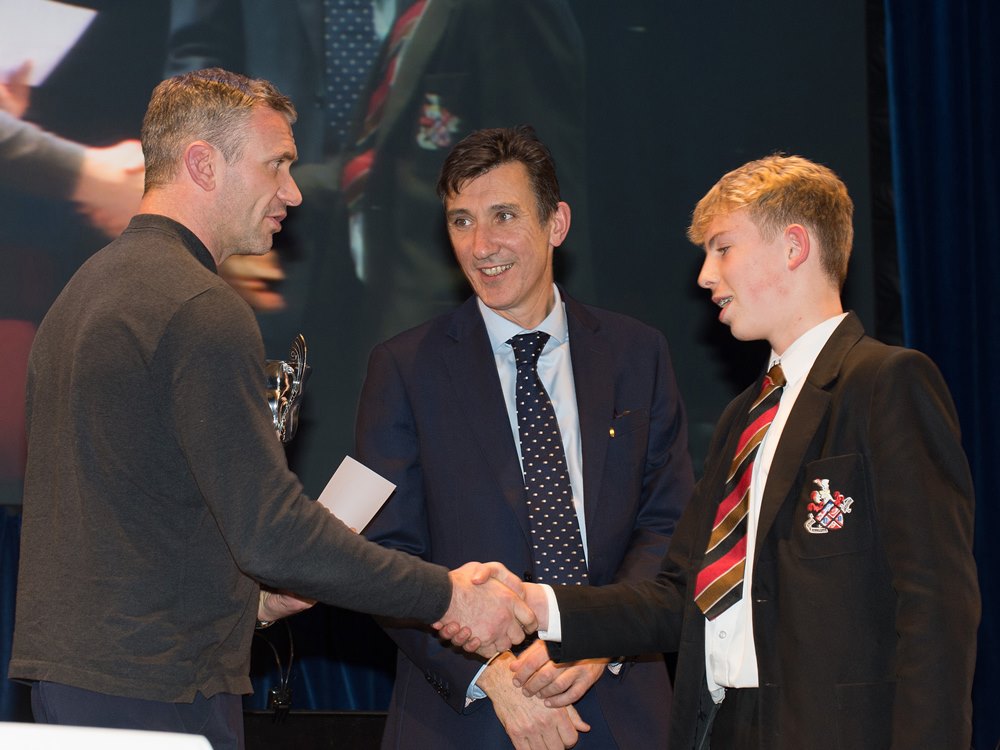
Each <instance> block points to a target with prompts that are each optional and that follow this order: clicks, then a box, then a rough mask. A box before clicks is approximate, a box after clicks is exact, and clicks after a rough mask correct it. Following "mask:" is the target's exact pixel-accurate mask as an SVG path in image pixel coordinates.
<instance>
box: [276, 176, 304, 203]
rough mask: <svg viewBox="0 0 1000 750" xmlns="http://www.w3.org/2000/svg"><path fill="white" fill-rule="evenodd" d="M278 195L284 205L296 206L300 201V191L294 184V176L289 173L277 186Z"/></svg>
mask: <svg viewBox="0 0 1000 750" xmlns="http://www.w3.org/2000/svg"><path fill="white" fill-rule="evenodd" d="M278 197H279V198H280V199H281V200H282V201H283V202H284V204H285V205H286V206H297V205H299V204H300V203H302V192H301V191H300V190H299V186H298V185H296V184H295V178H294V177H292V175H291V174H289V175H288V176H287V177H286V178H285V179H284V180H283V181H282V183H281V186H280V187H279V188H278Z"/></svg>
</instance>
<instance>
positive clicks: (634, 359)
mask: <svg viewBox="0 0 1000 750" xmlns="http://www.w3.org/2000/svg"><path fill="white" fill-rule="evenodd" d="M563 298H564V300H565V302H566V311H567V319H568V326H569V341H570V351H571V357H572V363H573V375H574V378H575V382H576V398H577V405H578V407H579V415H580V431H581V439H582V445H583V484H584V503H585V513H586V521H587V546H588V551H589V568H590V579H591V582H592V583H594V584H604V583H611V582H613V581H619V580H631V581H636V580H641V579H645V578H651V577H653V576H655V575H656V572H657V571H658V570H659V565H660V560H661V558H662V555H663V553H664V552H665V550H666V548H667V545H668V542H669V539H670V536H671V534H672V533H673V529H674V524H675V521H676V520H677V518H678V517H679V515H680V513H681V510H682V508H683V506H684V504H685V503H686V502H687V500H688V498H689V496H690V493H691V490H692V472H691V463H690V458H689V456H688V452H687V435H686V423H685V417H684V411H683V407H682V404H681V400H680V397H679V394H678V392H677V388H676V385H675V382H674V376H673V371H672V369H671V365H670V359H669V355H668V352H667V346H666V341H665V340H664V338H663V336H662V335H661V334H660V333H659V332H658V331H655V330H654V329H652V328H650V327H648V326H645V325H643V324H641V323H639V322H637V321H635V320H632V319H630V318H627V317H625V316H623V315H618V314H615V313H610V312H606V311H603V310H598V309H595V308H592V307H588V306H585V305H582V304H580V303H578V302H576V301H574V300H573V299H571V298H568V297H566V295H565V294H563ZM612 431H613V434H612ZM357 447H358V458H359V459H360V460H361V461H362V462H364V463H365V464H367V465H369V466H371V467H372V468H373V469H375V470H376V471H378V472H379V473H380V474H382V475H384V476H386V477H387V478H389V479H390V480H391V481H393V482H395V483H396V485H397V489H396V492H395V495H394V496H393V497H392V498H390V500H389V501H388V503H387V504H386V506H385V507H384V508H383V510H382V512H381V513H380V515H379V516H377V517H376V519H375V521H374V522H373V523H372V525H371V526H370V527H369V529H368V530H367V531H366V534H367V535H368V536H369V538H371V539H374V540H376V541H378V542H380V543H383V544H386V545H390V546H392V547H395V548H398V549H403V550H406V551H408V552H411V553H413V554H415V555H419V556H421V557H423V558H425V559H427V560H433V561H435V562H438V563H441V564H444V565H447V566H449V567H456V566H459V565H461V564H463V563H465V562H468V561H469V560H482V561H486V560H499V561H501V562H503V563H504V564H505V565H507V567H508V568H509V569H510V570H512V571H514V572H516V573H518V574H522V573H530V571H531V566H532V563H531V554H530V549H531V545H530V541H529V540H530V532H529V527H528V519H527V510H526V503H525V497H524V479H523V477H522V473H521V467H520V464H519V461H518V454H517V449H516V446H515V444H514V440H513V437H512V434H511V426H510V421H509V419H508V415H507V408H506V406H505V403H504V399H503V394H502V391H501V387H500V379H499V377H498V375H497V370H496V364H495V361H494V356H493V352H492V349H491V347H490V342H489V337H488V335H487V332H486V327H485V324H484V323H483V319H482V316H481V314H480V312H479V310H478V307H477V305H476V299H475V298H474V297H473V298H471V299H469V300H468V301H467V302H466V303H465V304H463V305H462V306H460V307H459V308H457V309H456V310H454V311H453V312H451V313H447V314H445V315H443V316H441V317H439V318H436V319H434V320H432V321H430V322H428V323H426V324H424V325H422V326H420V327H418V328H415V329H412V330H410V331H407V332H405V333H403V334H400V335H399V336H396V337H395V338H393V339H391V340H389V341H388V342H386V343H384V344H381V345H379V346H378V347H376V348H375V350H374V351H373V353H372V355H371V359H370V362H369V368H368V376H367V379H366V382H365V386H364V390H363V392H362V397H361V407H360V412H359V417H358V427H357ZM388 632H389V633H390V635H391V636H392V638H393V639H394V640H395V641H396V643H397V644H398V646H399V649H400V651H399V658H398V671H397V676H396V684H395V689H394V694H393V700H392V705H391V707H390V712H389V720H388V726H387V731H386V736H385V740H384V743H383V746H384V747H413V748H423V747H455V748H467V747H476V748H490V747H497V748H500V747H507V748H509V747H510V743H509V740H507V738H506V733H505V732H504V730H503V728H502V727H501V725H500V722H499V721H498V719H497V718H496V715H495V714H494V712H493V709H492V707H491V704H490V701H489V700H488V699H484V700H480V701H476V702H474V703H473V704H472V705H471V706H469V707H468V708H466V706H465V699H466V689H467V687H468V685H469V684H470V683H471V682H472V680H473V679H474V677H475V675H476V673H477V671H478V670H479V669H480V667H481V666H482V663H483V660H482V659H480V658H479V657H476V656H470V655H467V654H464V653H461V652H459V651H456V650H455V649H452V648H448V647H446V646H444V645H442V643H441V641H440V640H439V639H438V638H437V637H436V636H435V635H433V634H431V633H430V632H429V631H427V630H426V629H418V628H413V627H392V628H389V631H388ZM617 656H622V655H621V654H619V655H617ZM668 705H669V681H668V675H667V672H666V669H665V666H664V663H663V659H662V658H661V656H660V655H658V654H657V655H653V656H649V655H647V656H643V657H639V658H637V659H634V660H630V661H629V662H628V663H627V664H626V665H625V668H624V669H623V671H622V674H621V676H615V675H613V674H611V673H610V672H607V671H606V672H605V673H604V675H603V676H602V677H601V678H600V679H599V680H598V681H597V683H596V684H595V685H594V687H593V688H592V689H591V690H590V692H589V693H588V694H587V696H585V698H584V699H583V701H582V702H581V703H580V704H578V708H579V710H580V713H581V715H582V716H583V718H584V720H585V721H588V722H599V721H601V719H600V717H601V715H603V717H604V719H605V720H606V721H607V728H608V729H609V730H610V733H611V734H612V735H613V736H614V738H615V740H616V741H617V744H618V746H620V747H625V748H633V747H662V746H664V744H665V742H666V725H667V714H668ZM587 740H588V737H587V736H586V735H581V741H580V745H579V747H586V746H587Z"/></svg>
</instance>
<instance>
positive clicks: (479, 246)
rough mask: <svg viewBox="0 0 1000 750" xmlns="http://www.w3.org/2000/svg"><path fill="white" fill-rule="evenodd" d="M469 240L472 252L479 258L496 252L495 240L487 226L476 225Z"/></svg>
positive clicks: (487, 256)
mask: <svg viewBox="0 0 1000 750" xmlns="http://www.w3.org/2000/svg"><path fill="white" fill-rule="evenodd" d="M469 241H470V242H471V243H472V254H473V255H474V256H475V257H476V258H478V259H479V260H484V259H486V258H489V257H490V256H491V255H493V253H494V252H496V241H495V240H494V238H493V232H491V231H490V229H489V227H483V226H480V225H477V226H476V227H475V228H474V229H473V230H472V236H471V237H470V238H469Z"/></svg>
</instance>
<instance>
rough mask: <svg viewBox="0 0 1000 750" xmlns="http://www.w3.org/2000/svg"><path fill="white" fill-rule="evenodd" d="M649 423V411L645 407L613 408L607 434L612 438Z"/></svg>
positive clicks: (622, 435)
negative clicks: (612, 415) (613, 412)
mask: <svg viewBox="0 0 1000 750" xmlns="http://www.w3.org/2000/svg"><path fill="white" fill-rule="evenodd" d="M648 424H649V412H648V411H647V410H646V409H636V410H634V411H633V410H630V409H622V410H621V411H618V410H615V416H614V417H613V418H612V419H611V425H610V426H609V428H608V434H609V435H610V436H611V437H612V438H620V437H624V436H625V435H628V434H629V433H630V432H635V431H636V430H638V429H640V428H643V427H645V426H646V425H648Z"/></svg>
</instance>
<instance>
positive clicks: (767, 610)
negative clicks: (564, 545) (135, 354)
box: [550, 315, 979, 750]
mask: <svg viewBox="0 0 1000 750" xmlns="http://www.w3.org/2000/svg"><path fill="white" fill-rule="evenodd" d="M758 389H759V383H758V384H755V385H753V386H751V387H750V388H748V389H747V390H746V391H744V393H743V394H742V395H740V396H739V397H737V398H736V399H735V400H734V401H733V402H732V403H731V404H730V405H729V406H728V407H727V409H726V411H725V413H724V414H723V415H722V418H721V419H720V421H719V425H718V427H717V429H716V433H715V436H714V438H713V440H712V445H711V447H710V449H709V454H708V455H709V458H708V461H707V464H706V468H705V474H704V476H703V477H702V479H701V480H700V481H699V483H698V486H697V488H696V489H695V495H694V497H693V499H692V500H691V504H690V505H689V506H688V508H687V510H686V511H685V513H684V516H683V518H682V519H681V522H680V523H679V525H678V528H677V534H676V535H675V536H674V540H673V542H672V544H671V549H670V553H669V555H668V557H667V558H666V559H665V560H664V565H663V571H662V572H661V574H660V576H659V577H658V578H657V580H656V581H654V582H645V583H643V584H639V585H637V586H634V587H633V586H628V587H619V586H612V587H605V588H603V589H593V588H591V590H589V591H587V592H576V591H572V590H569V589H563V588H562V587H559V589H558V591H557V597H558V599H559V609H560V613H561V615H562V630H563V633H562V635H563V642H562V643H561V644H551V645H550V652H553V653H554V655H555V656H556V657H561V658H568V659H580V658H584V657H586V656H598V655H601V654H603V653H612V652H616V651H617V650H619V649H626V650H627V649H656V648H659V649H671V648H675V647H678V659H677V682H676V699H675V701H674V711H673V726H672V728H671V744H670V746H671V747H672V748H674V750H678V749H679V748H690V747H693V746H694V741H695V727H696V724H697V716H698V710H699V704H701V706H702V707H703V706H704V705H705V702H706V701H707V700H708V699H709V698H708V693H707V690H706V687H705V619H704V615H702V614H701V612H700V610H698V608H697V605H695V603H694V599H693V594H692V591H693V586H694V580H695V576H696V574H697V571H698V570H700V568H701V561H702V558H703V556H704V553H705V547H706V543H707V540H708V537H709V535H710V533H711V527H712V522H713V519H714V515H715V510H716V507H717V506H718V502H719V498H720V497H721V492H722V486H723V485H724V483H725V481H726V474H727V473H728V468H729V463H730V461H731V457H732V456H733V454H734V453H735V448H736V443H737V440H738V437H739V432H740V430H741V429H742V424H743V419H744V416H745V414H746V413H747V411H748V409H749V404H750V403H751V401H752V400H753V398H754V397H755V395H756V393H757V391H758ZM818 479H827V480H829V489H830V492H831V493H832V492H834V491H839V492H841V493H842V494H843V495H845V496H849V497H850V498H851V499H852V502H853V504H852V506H851V512H850V513H849V514H845V516H844V522H843V527H842V528H840V529H836V530H832V531H829V532H828V533H811V532H810V531H809V529H808V528H807V525H808V521H809V517H808V515H807V514H808V513H809V508H808V505H809V503H810V502H811V493H812V492H813V491H814V490H816V489H818V486H817V484H816V480H818ZM973 516H974V513H973V489H972V480H971V477H970V474H969V468H968V464H967V461H966V458H965V454H964V453H963V451H962V444H961V439H960V436H959V428H958V421H957V418H956V415H955V408H954V405H953V404H952V401H951V397H950V395H949V393H948V389H947V387H946V385H945V383H944V381H943V380H942V378H941V375H940V373H939V372H938V370H937V368H936V367H935V366H934V365H933V363H932V362H931V361H930V360H929V359H928V358H927V357H925V356H924V355H922V354H920V353H919V352H916V351H913V350H911V349H903V348H900V347H891V346H886V345H885V344H882V343H879V342H878V341H875V340H874V339H871V338H869V337H867V336H865V335H864V329H863V328H862V325H861V323H860V321H859V320H858V319H857V317H856V316H854V315H850V316H848V317H847V318H846V319H845V320H844V321H843V322H842V323H841V324H840V326H838V328H837V330H836V331H834V333H833V335H832V336H831V337H830V340H829V341H828V342H827V344H826V346H825V347H824V348H823V350H822V351H821V352H820V354H819V357H818V358H817V360H816V362H815V364H814V365H813V367H812V369H811V370H810V371H809V374H808V375H807V376H806V382H805V384H804V385H803V387H802V390H801V392H800V393H799V396H798V399H797V400H796V402H795V405H794V407H793V408H792V411H791V412H790V414H789V416H788V421H787V422H786V424H785V427H784V430H783V431H782V433H781V439H780V441H779V443H778V446H777V450H776V452H775V454H774V458H773V460H772V463H771V469H770V472H769V474H768V480H767V485H766V487H765V489H764V494H763V498H762V500H761V509H760V516H759V520H758V529H757V546H756V552H755V560H754V567H753V580H752V582H751V596H752V597H753V629H754V639H755V646H756V651H757V667H758V670H759V677H760V700H759V711H760V726H761V731H762V737H761V744H760V747H764V748H774V750H800V749H801V748H809V750H887V749H888V748H893V750H913V748H928V750H931V748H955V749H956V750H958V749H959V748H968V747H969V745H970V741H971V733H972V702H971V691H972V674H973V670H974V666H975V652H976V627H977V625H978V622H979V592H978V586H977V583H976V568H975V562H974V560H973V557H972V534H973Z"/></svg>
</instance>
